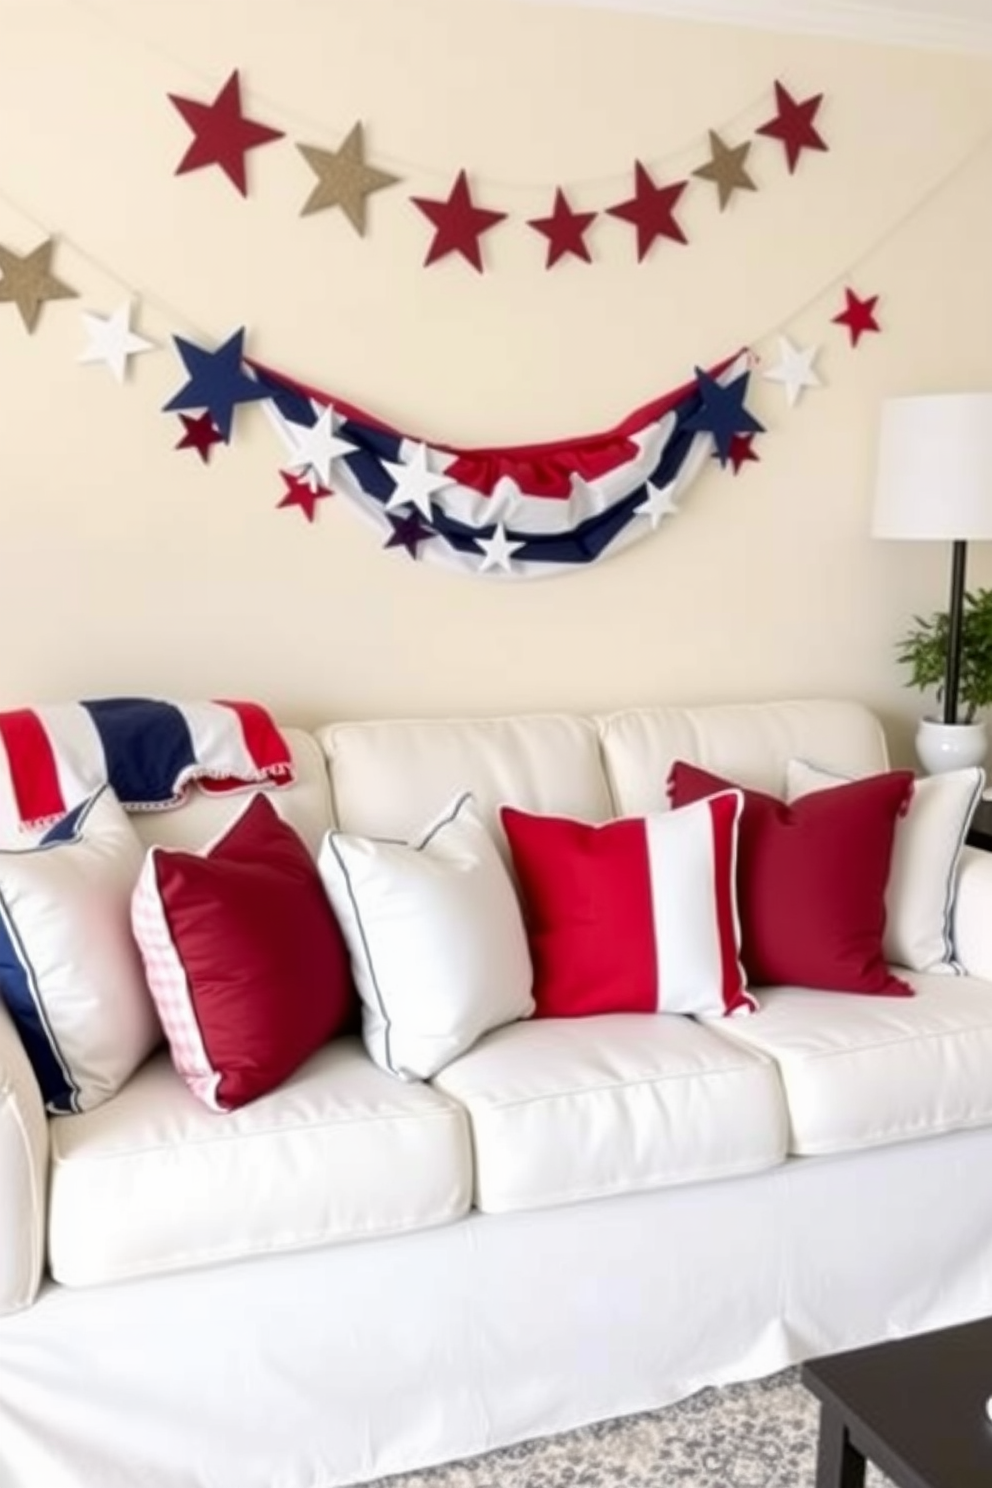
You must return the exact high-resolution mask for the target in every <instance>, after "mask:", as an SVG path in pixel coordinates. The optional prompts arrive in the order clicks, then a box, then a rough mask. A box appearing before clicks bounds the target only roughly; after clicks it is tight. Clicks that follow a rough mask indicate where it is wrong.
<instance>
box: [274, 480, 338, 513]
mask: <svg viewBox="0 0 992 1488" xmlns="http://www.w3.org/2000/svg"><path fill="white" fill-rule="evenodd" d="M279 474H280V475H281V476H282V479H283V484H284V485H285V487H286V490H285V494H284V495H283V498H282V500H281V501H280V502H279V507H280V508H282V507H284V506H287V507H288V506H298V507H299V509H300V511H301V512H302V513H303V515H304V516H305V517H306V519H307V521H308V522H312V521H313V519H314V517H315V516H316V514H317V502H318V501H323V499H324V497H325V496H333V495H334V492H333V491H329V490H328V489H327V487H326V486H321V485H311V483H310V482H309V481H308V480H303V479H301V477H300V476H298V475H293V474H292V473H291V472H290V471H288V470H280V472H279Z"/></svg>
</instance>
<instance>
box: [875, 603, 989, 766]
mask: <svg viewBox="0 0 992 1488" xmlns="http://www.w3.org/2000/svg"><path fill="white" fill-rule="evenodd" d="M948 630H949V618H948V612H947V611H946V610H938V611H936V612H935V613H934V614H932V615H931V616H929V618H926V619H924V618H923V617H922V616H920V615H915V616H914V617H913V625H912V627H911V628H910V629H909V630H908V631H907V632H906V634H905V635H904V636H903V637H902V639H901V640H900V641H898V642H897V643H896V654H897V657H898V660H899V662H900V663H901V664H902V665H903V666H907V667H908V668H909V678H908V680H907V682H906V686H907V687H918V688H919V689H920V691H921V692H927V691H930V690H932V691H933V693H934V695H935V697H936V699H937V701H938V703H940V702H943V698H944V686H945V676H946V671H947V639H948ZM957 703H958V708H959V716H960V721H959V722H957V723H944V722H942V721H941V719H940V718H939V717H935V716H929V717H924V718H922V719H921V720H920V724H919V729H918V731H917V735H916V751H917V754H918V755H919V757H920V762H921V764H922V765H923V767H924V769H925V770H927V771H928V773H930V774H933V773H935V772H937V771H940V770H950V769H957V768H959V767H961V766H963V765H977V764H982V763H983V761H984V759H985V755H986V752H987V749H988V738H987V735H986V730H985V724H984V722H983V721H981V720H980V719H979V718H978V714H979V712H980V711H981V710H982V709H983V708H987V707H988V706H989V705H990V704H992V589H976V590H970V591H969V592H967V593H966V594H965V596H964V609H963V612H962V617H961V654H960V674H959V679H958V696H957Z"/></svg>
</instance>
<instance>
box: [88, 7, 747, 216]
mask: <svg viewBox="0 0 992 1488" xmlns="http://www.w3.org/2000/svg"><path fill="white" fill-rule="evenodd" d="M66 7H67V10H68V9H70V8H71V10H72V12H73V13H74V14H77V15H78V12H79V11H80V10H85V11H86V12H87V13H88V14H90V15H91V16H93V17H95V18H96V19H97V20H99V21H100V22H101V23H102V25H103V26H104V27H106V28H107V29H108V30H110V31H111V32H112V33H113V34H114V35H115V37H117V38H118V39H119V38H120V37H125V38H126V39H127V40H128V41H129V42H131V43H132V44H133V45H135V46H138V47H140V48H142V49H143V50H144V51H146V52H148V53H149V54H150V55H151V56H153V57H155V58H156V59H157V60H158V61H159V62H165V63H167V64H168V66H169V68H170V69H176V70H177V71H178V72H179V73H180V74H182V75H185V76H186V77H188V78H190V79H193V80H195V81H196V82H197V83H198V84H199V85H200V86H202V87H203V88H204V89H205V98H204V101H206V100H207V98H213V97H214V96H216V94H217V92H218V91H219V90H220V88H221V87H222V85H223V83H224V81H225V79H224V78H218V77H216V76H214V75H213V74H212V73H210V72H207V71H206V70H205V69H204V68H202V67H198V66H196V64H195V63H191V62H190V61H189V60H188V59H187V58H185V57H182V56H180V55H179V53H178V52H175V51H173V50H172V49H171V48H170V47H166V46H163V45H162V44H161V43H160V42H158V41H153V40H151V39H150V38H149V37H148V36H146V35H145V34H144V32H142V31H141V30H139V29H137V28H136V27H134V26H133V25H131V24H130V23H129V22H128V23H122V21H121V19H120V16H119V14H117V13H114V14H113V15H111V14H110V12H108V10H107V9H106V7H105V5H104V4H103V3H102V0H66ZM133 10H134V7H133V4H132V10H131V11H130V12H129V15H130V14H133ZM242 84H243V79H242ZM170 91H176V90H175V89H172V90H170ZM250 96H251V100H252V103H253V104H257V105H259V106H260V107H261V110H262V112H264V113H265V114H266V115H267V116H270V117H267V118H266V119H264V120H263V121H262V122H263V123H270V122H271V123H272V124H273V127H280V126H282V125H286V126H287V127H286V129H285V131H284V132H285V133H286V134H289V135H292V134H297V133H299V134H300V136H301V143H302V142H305V143H314V140H313V139H310V138H308V139H307V140H305V141H304V140H303V138H302V137H303V136H304V135H306V136H317V137H318V138H319V139H321V140H326V139H327V138H328V137H329V136H330V135H331V134H333V135H334V136H335V140H336V143H340V141H341V140H342V139H343V138H344V136H345V135H346V134H347V132H348V130H349V129H350V128H351V127H352V125H353V124H354V123H355V120H354V119H351V120H349V121H348V123H347V124H343V125H329V124H328V121H327V120H326V119H315V118H314V117H313V116H312V115H307V114H303V113H300V112H299V111H298V110H295V109H292V108H290V107H287V106H286V105H285V104H284V103H283V102H282V101H281V100H277V99H274V98H272V97H271V96H269V95H267V94H266V93H264V92H259V91H258V90H256V89H254V88H253V89H252V90H251V95H250ZM770 106H771V89H770V88H769V89H766V90H764V91H763V92H762V93H761V94H760V96H759V97H757V98H754V99H752V100H751V102H750V103H748V104H745V105H743V106H742V107H740V108H739V109H738V110H737V111H736V112H735V113H734V114H732V115H728V116H727V117H726V118H725V119H723V120H722V121H721V122H720V123H719V124H717V125H714V126H711V129H712V131H713V132H715V133H717V134H719V135H720V137H721V138H724V139H730V140H733V141H735V142H740V137H741V136H747V135H751V134H753V133H754V132H755V131H756V130H757V128H758V126H759V124H762V123H764V122H765V120H766V118H767V117H768V114H769V108H770ZM245 107H246V110H247V109H248V104H247V101H246V104H245ZM709 132H710V131H709V130H708V131H707V132H705V133H703V134H698V135H696V136H695V137H693V138H691V139H689V140H687V141H684V142H683V143H682V144H681V145H679V146H678V148H677V149H674V150H669V151H667V152H665V153H664V154H658V153H655V152H650V151H649V152H647V153H644V154H642V155H640V156H639V157H638V158H639V159H641V160H642V162H643V163H644V164H645V165H647V166H648V167H649V168H650V169H652V170H653V171H657V170H662V169H663V167H666V166H667V167H670V174H672V175H677V176H680V175H683V174H686V173H689V172H690V171H691V169H692V166H691V165H689V164H688V162H690V161H694V162H696V163H702V161H703V160H704V159H705V158H706V152H707V151H708V149H709ZM374 163H375V164H377V165H381V166H382V168H383V169H385V170H389V171H391V172H393V173H394V174H396V175H399V176H401V177H402V178H406V177H408V176H420V177H428V178H432V179H434V180H437V181H442V180H443V181H447V182H450V181H451V179H452V178H453V176H454V175H455V173H456V171H455V168H453V167H445V168H441V167H439V166H437V165H435V164H433V163H426V162H424V161H419V160H413V159H410V158H409V157H405V156H402V155H391V154H386V153H384V152H383V151H382V150H380V149H378V147H377V148H376V149H375V151H374ZM631 171H632V167H631V165H630V164H627V165H626V166H625V167H624V169H623V170H621V171H616V172H611V173H610V174H609V175H603V176H586V177H576V176H572V175H569V176H568V179H567V181H548V180H543V181H519V180H516V181H509V180H502V179H500V178H499V177H496V176H492V175H490V174H489V173H488V172H486V173H485V183H486V185H487V187H489V186H491V187H492V188H493V189H494V190H496V191H500V192H503V193H505V194H507V195H511V194H515V193H527V194H529V195H531V196H534V195H537V194H539V193H548V192H552V191H554V189H555V188H556V187H557V186H559V185H566V186H567V187H568V189H569V190H570V191H575V192H578V193H584V192H586V191H589V192H592V191H597V190H598V191H611V190H620V189H622V188H623V185H624V184H625V183H629V180H630V176H631Z"/></svg>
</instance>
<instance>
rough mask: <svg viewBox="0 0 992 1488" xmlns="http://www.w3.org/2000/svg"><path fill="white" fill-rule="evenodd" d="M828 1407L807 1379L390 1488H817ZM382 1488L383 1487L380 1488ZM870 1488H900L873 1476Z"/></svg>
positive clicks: (728, 1392) (730, 1394)
mask: <svg viewBox="0 0 992 1488" xmlns="http://www.w3.org/2000/svg"><path fill="white" fill-rule="evenodd" d="M818 1428H819V1405H818V1402H817V1401H816V1400H815V1399H814V1397H813V1396H812V1395H810V1394H809V1392H808V1391H806V1390H805V1389H804V1388H803V1386H802V1385H801V1384H800V1383H799V1371H798V1370H797V1369H787V1370H785V1371H784V1373H782V1374H775V1375H771V1376H770V1377H769V1378H768V1379H764V1380H757V1381H755V1382H754V1383H753V1384H746V1385H728V1386H726V1387H725V1388H724V1389H720V1390H702V1391H701V1392H700V1393H699V1394H698V1395H692V1396H690V1398H689V1399H688V1400H682V1401H680V1402H679V1403H678V1404H677V1405H670V1406H668V1407H666V1408H665V1409H664V1410H657V1411H646V1412H645V1413H644V1414H642V1415H637V1416H627V1417H625V1418H624V1419H622V1420H619V1421H603V1422H601V1423H600V1424H599V1425H596V1426H584V1427H582V1428H581V1429H580V1430H578V1431H568V1432H565V1433H564V1434H563V1435H561V1436H553V1437H548V1438H546V1439H545V1440H543V1441H536V1442H525V1443H523V1445H521V1446H519V1447H507V1448H505V1449H504V1450H503V1451H500V1452H489V1453H487V1454H486V1456H484V1457H475V1458H473V1459H471V1460H470V1461H466V1462H453V1463H451V1464H449V1465H448V1466H447V1467H438V1468H434V1469H433V1470H432V1471H429V1472H415V1473H404V1474H402V1475H401V1476H399V1477H392V1478H381V1479H379V1480H378V1482H379V1485H381V1488H813V1484H814V1482H815V1479H816V1439H817V1431H818ZM370 1488H376V1485H370ZM866 1488H891V1484H890V1482H889V1479H888V1478H886V1477H883V1476H882V1474H881V1473H879V1472H878V1471H877V1470H876V1469H874V1468H871V1467H869V1469H868V1475H867V1479H866Z"/></svg>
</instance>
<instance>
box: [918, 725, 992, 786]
mask: <svg viewBox="0 0 992 1488" xmlns="http://www.w3.org/2000/svg"><path fill="white" fill-rule="evenodd" d="M988 747H989V741H988V734H987V733H986V729H985V724H984V723H941V722H940V721H939V720H938V719H936V718H921V719H920V722H919V724H918V726H917V729H916V755H917V758H918V759H919V761H920V764H921V765H922V766H923V768H924V770H925V771H926V773H927V774H928V775H939V774H941V773H942V772H943V771H944V770H962V769H964V768H965V766H966V765H984V763H985V756H986V754H987V753H988Z"/></svg>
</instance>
